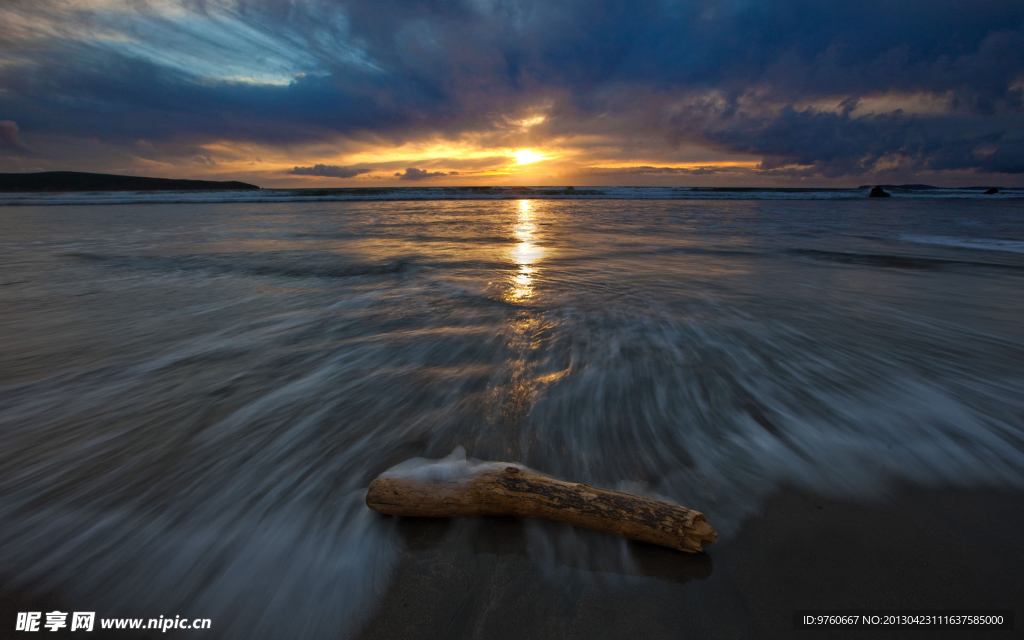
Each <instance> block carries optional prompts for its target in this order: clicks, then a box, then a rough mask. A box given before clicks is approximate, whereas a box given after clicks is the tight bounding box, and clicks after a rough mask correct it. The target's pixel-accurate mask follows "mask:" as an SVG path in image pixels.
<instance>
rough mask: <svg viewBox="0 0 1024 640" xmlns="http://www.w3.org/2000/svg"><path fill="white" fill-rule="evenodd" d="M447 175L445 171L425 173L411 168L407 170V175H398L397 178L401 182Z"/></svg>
mask: <svg viewBox="0 0 1024 640" xmlns="http://www.w3.org/2000/svg"><path fill="white" fill-rule="evenodd" d="M446 175H448V174H446V173H445V172H444V171H424V170H423V169H417V168H416V167H409V168H408V169H406V170H405V173H396V174H395V177H396V178H398V179H399V180H427V179H428V178H440V177H443V176H446Z"/></svg>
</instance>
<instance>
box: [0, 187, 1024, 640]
mask: <svg viewBox="0 0 1024 640" xmlns="http://www.w3.org/2000/svg"><path fill="white" fill-rule="evenodd" d="M573 191H577V190H573ZM578 191H579V192H577V193H573V192H567V191H565V190H555V189H549V190H542V189H534V190H514V189H506V190H493V189H492V190H477V191H475V192H474V191H472V190H462V191H455V190H447V191H446V190H444V189H434V190H430V189H418V190H407V191H400V190H399V191H396V190H377V191H353V190H340V191H323V192H302V191H273V192H246V193H238V194H231V193H194V194H180V193H164V194H151V193H146V194H131V193H128V194H123V193H122V194H90V195H82V194H73V195H71V194H57V195H38V194H35V195H17V194H16V195H7V196H4V199H3V202H4V203H5V204H8V205H19V206H0V580H2V581H3V584H4V585H5V586H6V588H7V589H19V590H34V591H38V592H45V593H51V594H53V593H55V594H58V595H59V596H61V597H64V598H67V599H68V600H69V601H73V602H76V603H77V602H88V603H90V604H93V605H94V606H95V607H96V609H97V610H98V611H101V612H102V613H103V615H107V616H113V615H138V616H140V617H155V616H156V615H158V614H163V615H167V614H170V615H172V616H173V615H176V614H185V613H189V614H195V617H204V618H211V619H213V621H214V623H215V624H216V625H217V628H218V630H219V631H218V636H220V637H223V636H235V637H252V636H254V635H255V636H264V637H284V636H285V635H287V636H291V637H321V636H323V637H338V636H345V635H346V634H350V633H355V632H356V631H357V630H358V628H359V624H360V622H361V621H363V620H364V619H365V616H366V615H368V613H369V612H372V611H373V606H374V602H375V601H376V598H377V596H378V595H379V593H380V592H381V590H382V589H384V588H385V587H386V586H387V584H388V582H389V580H390V577H391V575H392V572H393V569H394V567H395V563H396V562H398V560H399V559H400V558H401V555H402V549H403V542H402V538H401V536H399V535H397V533H396V531H395V526H394V519H392V518H386V517H383V516H378V515H377V514H374V513H372V512H370V511H369V510H368V509H366V507H365V506H364V504H363V496H364V492H365V487H366V486H367V484H368V483H369V481H370V480H371V479H372V478H374V477H375V476H377V475H378V474H380V473H382V472H384V471H386V470H388V469H389V468H392V467H395V465H401V464H402V463H403V461H408V460H410V459H413V458H425V459H439V458H444V457H445V456H449V454H451V453H452V452H453V451H454V452H455V454H454V456H453V457H449V458H448V459H447V460H445V461H443V462H441V463H439V464H440V465H442V467H443V465H448V466H452V465H455V466H456V467H459V468H461V466H465V465H471V464H475V463H472V461H470V462H463V461H462V456H464V455H468V456H469V457H470V458H471V459H473V458H475V459H479V460H500V461H509V462H518V463H521V464H523V465H526V466H528V467H531V468H534V469H537V470H539V471H542V472H545V473H549V474H552V475H555V476H558V477H561V478H565V479H569V480H573V481H579V482H587V483H591V484H594V485H597V486H604V487H610V488H619V489H625V490H630V491H635V492H639V493H643V494H646V495H655V496H660V497H663V498H666V499H670V500H674V501H677V502H679V503H680V504H683V505H686V506H689V507H693V508H696V509H699V510H701V511H704V512H705V513H706V514H707V515H708V518H709V520H710V521H711V522H712V524H713V525H714V526H715V527H716V528H717V529H718V530H719V532H720V534H721V536H722V539H724V540H727V539H728V538H729V536H731V535H733V534H734V533H735V532H736V531H737V530H738V529H739V528H740V527H741V526H742V523H743V521H744V518H746V517H749V516H750V515H752V514H756V513H758V510H759V507H760V505H761V504H762V501H763V500H764V499H765V498H766V497H767V496H768V495H770V494H771V492H772V491H774V490H776V489H778V488H779V487H782V486H793V487H797V488H801V489H805V490H807V491H814V492H821V493H827V494H830V495H831V494H835V495H856V496H858V497H862V498H863V497H865V496H867V497H870V496H871V495H878V494H881V493H883V492H884V491H885V489H886V487H887V486H890V485H891V484H892V483H898V482H905V483H915V484H921V485H925V486H932V485H955V486H1000V487H1016V488H1020V487H1021V486H1022V485H1024V427H1022V416H1024V365H1022V363H1024V323H1022V322H1021V320H1022V318H1024V199H1022V198H1021V197H1020V196H1021V194H1018V193H1016V192H1009V193H1003V194H1000V195H999V196H995V197H993V196H988V197H979V196H978V194H977V193H975V192H973V191H971V192H968V191H964V192H962V193H959V195H958V193H957V192H956V191H931V192H920V191H917V192H913V191H911V192H901V193H896V194H895V196H896V197H893V198H891V199H887V200H870V199H867V198H866V197H864V193H863V192H860V191H856V190H850V191H824V190H809V191H808V190H802V191H750V190H726V191H711V190H708V191H701V192H693V191H687V190H669V189H655V190H642V189H619V190H613V189H605V190H603V191H602V190H584V189H583V188H579V189H578ZM396 193H397V195H396ZM429 464H431V463H429V462H424V461H419V462H412V463H410V462H405V466H404V467H403V466H398V467H397V469H398V470H399V471H401V470H402V469H408V468H417V469H422V468H423V465H429ZM410 465H411V466H410ZM535 534H536V535H535V536H534V538H536V536H540V537H541V538H543V537H544V536H546V535H550V536H553V537H556V536H557V537H558V540H559V544H562V545H563V546H564V543H565V540H566V537H565V536H566V535H568V536H570V537H569V538H568V539H569V540H570V541H573V540H575V542H571V544H573V545H575V547H576V552H577V553H578V556H579V558H578V559H579V562H582V563H583V564H584V565H587V564H588V563H589V566H592V567H595V568H596V569H597V570H598V571H597V572H598V573H599V570H600V568H601V567H608V566H610V565H614V564H616V563H628V555H629V553H628V548H627V547H617V546H608V545H603V544H595V543H594V539H593V538H592V537H586V536H581V537H578V538H575V537H573V536H575V534H574V533H572V532H571V531H570V532H568V533H567V532H566V529H565V528H564V527H560V526H557V525H550V526H548V525H546V524H545V525H537V528H536V529H535ZM543 549H544V545H543V544H538V545H537V547H536V553H535V554H532V561H533V562H536V563H541V564H543V563H545V562H549V561H550V556H549V554H546V553H544V552H543Z"/></svg>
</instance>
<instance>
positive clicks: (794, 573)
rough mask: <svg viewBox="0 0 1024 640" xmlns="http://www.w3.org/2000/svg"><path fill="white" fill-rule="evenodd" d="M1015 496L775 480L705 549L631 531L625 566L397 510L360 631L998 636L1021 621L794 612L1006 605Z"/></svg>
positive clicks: (1015, 571) (511, 531)
mask: <svg viewBox="0 0 1024 640" xmlns="http://www.w3.org/2000/svg"><path fill="white" fill-rule="evenodd" d="M1022 506H1024V495H1022V494H1021V493H1017V492H1001V491H994V490H958V489H945V490H925V489H919V488H904V489H901V490H898V491H894V492H893V493H892V494H891V495H890V496H889V497H888V498H887V499H886V500H885V501H884V502H878V501H875V502H872V503H858V502H855V501H849V500H831V499H826V498H822V497H818V496H813V495H808V494H805V493H800V492H796V491H792V490H784V491H781V492H778V493H777V494H776V495H775V496H774V497H772V498H771V499H770V500H769V501H768V502H767V503H766V505H765V508H764V510H763V512H762V514H761V515H760V516H759V517H757V518H754V519H751V520H749V521H748V522H746V523H745V524H744V525H743V526H742V527H741V529H740V531H739V532H738V534H737V535H735V536H733V537H731V538H730V539H726V540H724V541H722V542H720V543H718V544H716V545H713V546H712V547H710V549H709V553H708V554H706V555H705V556H690V555H683V554H679V553H674V552H671V551H667V550H662V549H659V548H656V547H650V546H647V545H639V544H630V546H631V551H632V552H633V554H634V556H635V557H637V559H638V562H637V564H638V570H637V571H636V573H637V575H633V576H628V575H622V574H620V573H614V572H611V573H609V572H600V571H589V570H583V569H579V568H577V567H573V566H572V563H571V562H569V563H562V564H556V567H557V568H556V569H554V570H553V571H547V570H543V569H541V568H539V567H538V564H537V563H534V562H531V560H530V559H529V558H528V557H526V556H525V555H524V554H523V549H524V547H525V535H526V533H525V531H524V525H523V524H522V523H519V522H516V521H502V520H497V519H496V520H489V521H482V522H480V523H478V524H477V525H476V527H475V528H474V527H462V526H460V525H457V524H456V525H451V524H448V523H445V522H444V521H422V522H415V521H409V522H403V523H402V524H401V525H400V526H401V530H402V535H403V537H404V538H405V541H406V551H405V554H404V556H403V558H402V561H401V564H400V566H399V568H398V570H397V571H396V573H395V575H394V577H393V580H392V582H391V586H390V587H389V589H388V590H387V592H386V595H385V597H384V598H382V600H381V601H380V606H379V608H378V609H377V612H376V614H375V615H374V617H373V618H372V620H371V621H370V623H369V624H368V625H367V626H366V627H365V628H364V630H363V634H362V638H363V639H364V640H378V639H380V640H383V639H385V638H443V637H449V638H552V639H554V638H687V637H691V638H788V637H807V638H811V637H813V638H818V637H831V636H837V637H861V638H869V637H878V635H880V634H881V635H885V636H886V637H916V638H923V637H928V638H931V637H1005V638H1009V637H1013V635H1014V633H1017V632H1019V628H1018V629H1017V630H1014V631H1006V630H981V629H977V628H973V629H971V630H970V632H969V634H967V635H965V631H964V629H962V628H961V629H949V628H947V629H936V628H934V627H932V628H930V629H908V628H902V629H887V630H874V629H871V630H868V629H842V630H840V629H836V630H823V629H820V628H819V629H813V630H810V629H808V630H794V629H793V626H792V615H793V611H794V610H797V609H875V610H896V609H936V610H937V609H1014V608H1015V607H1019V603H1021V602H1024V580H1022V579H1021V576H1022V575H1024V551H1022V549H1021V546H1020V543H1019V532H1020V531H1021V530H1022V528H1024V509H1022V508H1021V507H1022ZM1017 615H1019V611H1018V612H1017Z"/></svg>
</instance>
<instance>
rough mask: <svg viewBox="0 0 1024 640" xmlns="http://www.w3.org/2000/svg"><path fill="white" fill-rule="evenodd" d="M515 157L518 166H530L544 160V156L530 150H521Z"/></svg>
mask: <svg viewBox="0 0 1024 640" xmlns="http://www.w3.org/2000/svg"><path fill="white" fill-rule="evenodd" d="M513 155H514V156H515V157H516V164H530V163H531V162H538V161H540V160H543V159H544V156H543V155H541V154H539V153H537V152H536V151H531V150H530V149H520V150H518V151H516V152H515V153H514V154H513Z"/></svg>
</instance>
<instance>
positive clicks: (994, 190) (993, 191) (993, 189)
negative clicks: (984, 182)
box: [985, 187, 999, 196]
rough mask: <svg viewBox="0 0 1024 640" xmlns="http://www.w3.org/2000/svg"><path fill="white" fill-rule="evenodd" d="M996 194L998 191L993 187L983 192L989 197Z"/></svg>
mask: <svg viewBox="0 0 1024 640" xmlns="http://www.w3.org/2000/svg"><path fill="white" fill-rule="evenodd" d="M997 193H999V189H996V188H995V187H992V188H991V189H989V190H988V191H986V192H985V195H986V196H991V195H995V194H997Z"/></svg>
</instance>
